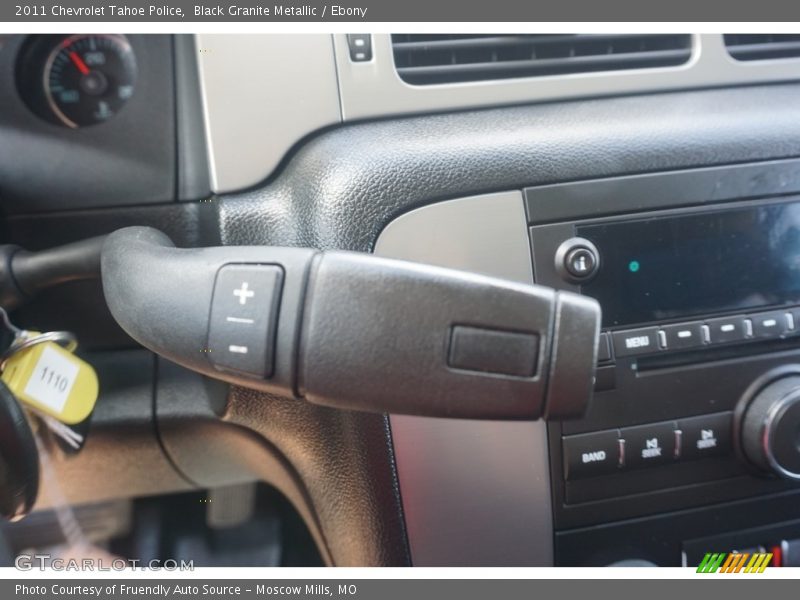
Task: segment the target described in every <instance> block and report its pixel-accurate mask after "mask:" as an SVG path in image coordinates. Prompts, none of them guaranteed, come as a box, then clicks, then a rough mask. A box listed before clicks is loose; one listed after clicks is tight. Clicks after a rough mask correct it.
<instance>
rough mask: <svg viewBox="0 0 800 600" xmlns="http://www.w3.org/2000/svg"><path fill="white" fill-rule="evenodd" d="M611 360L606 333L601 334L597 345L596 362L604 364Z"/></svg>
mask: <svg viewBox="0 0 800 600" xmlns="http://www.w3.org/2000/svg"><path fill="white" fill-rule="evenodd" d="M607 360H611V346H610V345H609V339H608V334H607V333H601V334H600V339H599V341H598V343H597V362H605V361H607Z"/></svg>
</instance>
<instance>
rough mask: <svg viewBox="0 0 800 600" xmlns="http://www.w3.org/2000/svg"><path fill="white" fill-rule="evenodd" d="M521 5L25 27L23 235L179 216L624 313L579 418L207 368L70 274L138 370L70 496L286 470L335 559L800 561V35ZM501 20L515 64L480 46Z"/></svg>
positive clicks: (119, 388)
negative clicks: (595, 30) (610, 20)
mask: <svg viewBox="0 0 800 600" xmlns="http://www.w3.org/2000/svg"><path fill="white" fill-rule="evenodd" d="M505 37H511V38H514V39H512V40H508V39H504V36H469V35H464V36H434V35H429V36H412V35H405V34H404V35H399V34H398V35H382V34H373V35H362V34H353V35H345V34H334V35H215V34H199V35H196V36H167V35H121V34H114V35H78V34H75V35H73V34H65V35H53V36H25V35H13V36H6V37H4V38H2V39H0V80H2V83H3V85H0V133H2V136H3V137H4V139H5V140H6V141H5V142H4V143H3V144H2V145H0V203H2V211H3V237H4V242H5V243H12V244H17V245H20V246H22V247H25V248H28V249H40V248H48V247H52V246H54V245H58V244H62V243H67V242H72V241H76V240H79V239H83V238H86V237H91V236H94V235H103V234H106V233H110V232H111V231H113V230H115V229H118V228H120V227H123V226H127V225H151V226H155V227H158V228H160V229H162V230H164V231H165V232H166V233H168V234H169V235H170V236H171V237H172V238H173V239H174V240H176V243H177V245H178V246H179V247H189V248H194V247H204V246H213V245H224V246H238V245H263V246H268V245H274V246H301V247H312V248H317V249H322V250H330V249H337V250H349V251H356V252H371V253H374V254H377V255H379V256H382V257H389V258H397V259H404V260H410V261H414V262H419V263H426V264H432V265H438V266H445V267H451V268H456V269H461V270H466V271H471V272H473V273H480V274H485V275H491V276H495V277H499V278H502V279H505V280H511V281H515V282H520V283H525V284H531V283H536V284H540V285H543V286H547V287H550V288H554V289H556V290H563V291H568V292H573V293H577V294H581V295H584V296H587V297H589V298H592V299H595V300H597V301H598V302H599V304H600V306H601V308H602V313H603V320H602V331H601V334H600V337H599V347H598V354H597V361H596V363H597V365H596V374H595V379H594V395H593V399H592V402H591V405H590V408H589V409H588V411H587V412H586V413H585V414H584V415H583V416H582V417H581V418H579V419H573V420H565V421H550V422H548V423H545V422H542V421H535V422H522V421H520V422H502V421H480V420H467V419H441V418H430V417H414V416H403V415H394V414H392V415H373V414H366V413H364V414H361V413H356V412H346V411H345V412H341V413H340V412H337V411H330V410H328V409H322V408H319V407H307V406H300V405H299V402H298V401H297V400H296V399H287V398H278V397H275V396H274V395H271V394H268V393H264V392H253V391H252V390H247V389H244V388H239V387H237V386H235V385H234V386H230V387H229V386H226V385H222V384H219V382H210V381H209V380H207V379H205V378H203V377H201V376H199V375H196V374H192V373H189V372H188V371H185V370H182V369H181V368H180V367H177V366H175V365H172V364H170V363H169V361H166V360H164V359H162V358H158V357H155V356H153V355H150V354H148V353H147V352H145V351H143V350H142V349H141V348H140V347H138V346H137V345H136V344H135V343H134V342H133V340H131V339H130V338H129V337H128V336H127V335H126V334H125V333H124V332H123V331H122V330H121V329H120V328H119V327H118V326H117V325H116V323H115V321H114V319H113V318H112V317H111V315H110V313H109V312H108V309H107V308H106V306H105V301H104V298H103V294H102V290H101V289H100V287H99V285H98V283H97V282H96V281H80V282H67V283H65V284H64V285H63V286H60V287H59V288H56V289H54V290H53V291H52V293H51V294H48V295H47V296H46V297H45V296H42V297H39V298H36V299H34V300H33V301H32V302H30V303H29V304H28V305H26V306H23V307H20V308H19V309H18V310H17V311H16V312H15V314H14V318H15V319H16V320H17V321H18V322H19V323H20V324H21V325H22V326H25V325H29V326H33V325H34V324H35V325H36V326H37V327H44V326H47V327H51V326H52V328H58V329H62V328H70V329H74V330H75V331H76V332H77V333H78V335H79V337H80V338H81V340H82V343H84V346H85V348H86V349H87V351H88V352H89V353H90V354H92V353H93V354H94V355H95V356H96V360H97V361H98V364H101V365H105V366H104V367H103V368H102V369H99V370H100V371H101V381H103V377H102V375H103V373H104V372H105V373H106V377H107V381H110V382H112V383H111V384H110V387H109V388H108V389H107V394H106V396H105V397H101V401H100V403H99V408H98V410H99V411H100V414H99V417H98V423H99V425H98V434H97V435H96V436H95V437H94V438H90V443H89V444H87V447H86V449H85V450H84V451H83V452H82V453H81V454H79V455H78V456H75V457H71V458H69V460H66V461H64V462H63V464H61V465H60V467H59V468H60V469H62V470H63V472H64V473H67V474H69V477H70V481H71V483H70V484H69V486H68V489H67V492H68V495H70V497H71V498H72V499H73V500H74V501H76V502H82V503H86V502H93V501H97V500H99V499H103V498H112V497H116V496H118V495H120V494H121V493H122V494H124V495H129V496H136V495H154V494H161V493H167V492H168V491H175V490H183V489H187V487H192V486H194V487H214V486H221V485H225V484H229V483H232V482H237V481H241V480H249V479H259V480H263V481H267V482H268V483H270V484H272V485H274V486H276V487H277V488H278V489H280V490H281V492H282V493H283V494H285V495H286V497H287V498H289V500H290V501H291V502H292V503H293V504H294V505H295V508H296V509H297V510H298V512H299V513H300V514H301V516H302V517H303V519H304V520H305V522H306V524H307V526H308V527H309V529H310V530H311V533H312V536H313V537H314V539H315V541H316V543H317V544H318V545H319V547H320V548H322V554H323V557H324V559H325V560H326V562H328V563H329V564H337V565H360V564H379V565H407V564H411V565H418V566H439V565H460V566H465V565H481V566H490V565H504V566H509V565H514V566H517V565H558V566H601V565H610V564H615V563H619V562H621V561H632V560H633V561H639V562H646V563H652V564H656V565H660V566H678V565H681V564H684V565H693V564H696V563H697V561H699V560H700V559H701V558H702V556H703V554H704V553H706V552H708V551H710V550H715V551H717V550H718V551H730V550H743V549H752V548H763V549H765V550H766V551H769V552H772V553H773V554H774V555H776V556H780V557H781V560H782V561H783V563H784V564H787V565H789V564H800V563H797V562H794V561H800V512H798V510H797V500H798V497H800V496H799V494H800V488H798V480H800V437H798V435H799V433H798V432H800V429H798V427H800V426H799V425H798V423H800V412H798V411H800V392H798V390H800V366H798V365H800V362H798V361H799V360H800V346H798V343H799V342H800V159H799V158H798V157H800V142H798V140H800V102H797V100H798V98H799V97H800V84H798V82H797V81H798V75H797V73H798V70H797V69H798V66H799V65H800V54H799V53H797V52H796V49H797V47H798V44H800V42H798V41H797V40H795V39H794V38H793V37H792V36H789V37H792V39H782V38H779V37H778V36H750V37H747V36H733V35H725V36H723V35H716V34H708V35H705V34H704V35H690V36H677V35H676V36H635V37H636V39H635V40H631V39H617V38H621V37H623V36H616V37H614V36H611V37H613V38H614V39H603V40H598V39H593V38H591V37H590V36H574V37H570V36H505ZM555 38H558V39H555ZM585 38H588V39H585ZM651 38H653V39H651ZM655 38H658V39H655ZM767 38H768V39H767ZM632 42H635V43H634V44H633V45H630V44H631V43H632ZM491 44H497V48H498V49H499V50H496V52H495V54H494V57H495V59H493V62H492V64H493V65H494V66H487V64H486V63H485V62H480V61H478V62H476V59H472V58H469V57H474V56H476V47H484V46H487V45H491ZM520 47H524V48H525V49H526V51H527V50H531V49H533V50H535V52H533V53H532V54H526V55H525V57H526V58H525V59H524V60H522V59H520V58H519V56H518V55H516V54H513V53H510V54H507V52H511V51H510V50H509V48H514V49H519V48H520ZM467 50H468V51H469V52H467ZM576 50H577V51H578V56H579V57H580V56H587V57H590V58H587V59H586V60H581V61H578V62H577V64H578V65H579V66H577V67H576V66H575V65H576V62H575V61H573V60H567V59H571V58H574V57H575V56H576V54H575V52H576ZM516 51H517V50H514V52H516ZM462 52H463V53H462ZM562 52H563V53H567V54H561V53H562ZM441 53H445V54H441ZM548 53H549V54H548ZM570 53H571V54H570ZM441 56H446V59H441ZM497 56H500V57H501V58H502V57H504V56H506V57H510V58H508V59H507V61H506V62H507V63H513V64H498V62H502V61H498V60H496V57H497ZM596 56H601V57H603V60H604V61H609V62H604V63H603V64H602V68H600V67H592V68H584V67H585V65H586V64H591V65H595V64H597V61H598V60H599V59H597V58H596ZM608 56H614V57H616V58H613V59H609V58H608ZM465 57H466V58H465ZM530 57H533V58H530ZM565 57H566V58H565ZM470 60H473V62H469V61H470ZM537 60H546V61H547V62H544V63H542V62H537ZM459 61H463V62H459ZM522 63H525V64H522ZM231 65H235V68H231ZM453 65H456V68H453ZM580 65H584V66H580ZM523 69H525V70H523ZM486 73H489V75H486ZM155 293H157V290H154V294H155ZM587 343H589V342H587ZM123 374H124V375H123ZM353 376H357V375H353ZM104 398H105V399H104ZM121 432H123V433H124V435H121ZM120 440H122V442H120ZM121 455H125V456H127V458H126V460H127V461H128V463H129V464H131V465H134V464H135V465H136V466H131V467H130V468H127V469H123V470H120V469H118V468H116V467H115V463H114V461H113V460H111V459H110V457H112V456H121ZM102 477H107V478H108V482H109V483H108V484H107V485H105V486H100V489H98V490H97V491H96V492H94V493H92V494H88V492H87V490H88V489H93V488H94V487H95V486H93V485H89V482H93V481H95V478H98V479H97V480H98V481H99V478H102Z"/></svg>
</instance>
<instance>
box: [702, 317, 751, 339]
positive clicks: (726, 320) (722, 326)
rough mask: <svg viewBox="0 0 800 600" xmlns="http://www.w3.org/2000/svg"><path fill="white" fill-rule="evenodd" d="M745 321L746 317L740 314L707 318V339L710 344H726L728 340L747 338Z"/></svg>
mask: <svg viewBox="0 0 800 600" xmlns="http://www.w3.org/2000/svg"><path fill="white" fill-rule="evenodd" d="M745 321H746V319H745V318H744V316H742V315H737V316H734V317H720V318H719V319H709V320H708V321H706V325H707V326H708V335H709V341H710V342H711V343H712V344H726V343H729V342H741V341H742V340H745V339H747V326H746V323H745Z"/></svg>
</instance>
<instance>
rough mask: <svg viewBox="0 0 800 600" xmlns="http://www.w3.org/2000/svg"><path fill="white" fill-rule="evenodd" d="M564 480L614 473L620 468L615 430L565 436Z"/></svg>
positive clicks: (618, 447) (617, 439)
mask: <svg viewBox="0 0 800 600" xmlns="http://www.w3.org/2000/svg"><path fill="white" fill-rule="evenodd" d="M562 448H563V451H564V478H565V479H567V480H571V479H577V478H580V477H591V476H593V475H606V474H609V473H614V472H616V471H618V470H619V468H620V444H619V435H618V434H617V430H616V429H612V430H609V431H597V432H594V433H584V434H580V435H570V436H566V437H564V438H563V440H562Z"/></svg>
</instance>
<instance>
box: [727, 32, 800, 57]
mask: <svg viewBox="0 0 800 600" xmlns="http://www.w3.org/2000/svg"><path fill="white" fill-rule="evenodd" d="M724 37H725V47H726V48H727V49H728V53H729V54H730V55H731V56H732V57H733V58H735V59H736V60H767V59H770V58H797V57H800V35H798V34H750V33H726V34H725V36H724Z"/></svg>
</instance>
